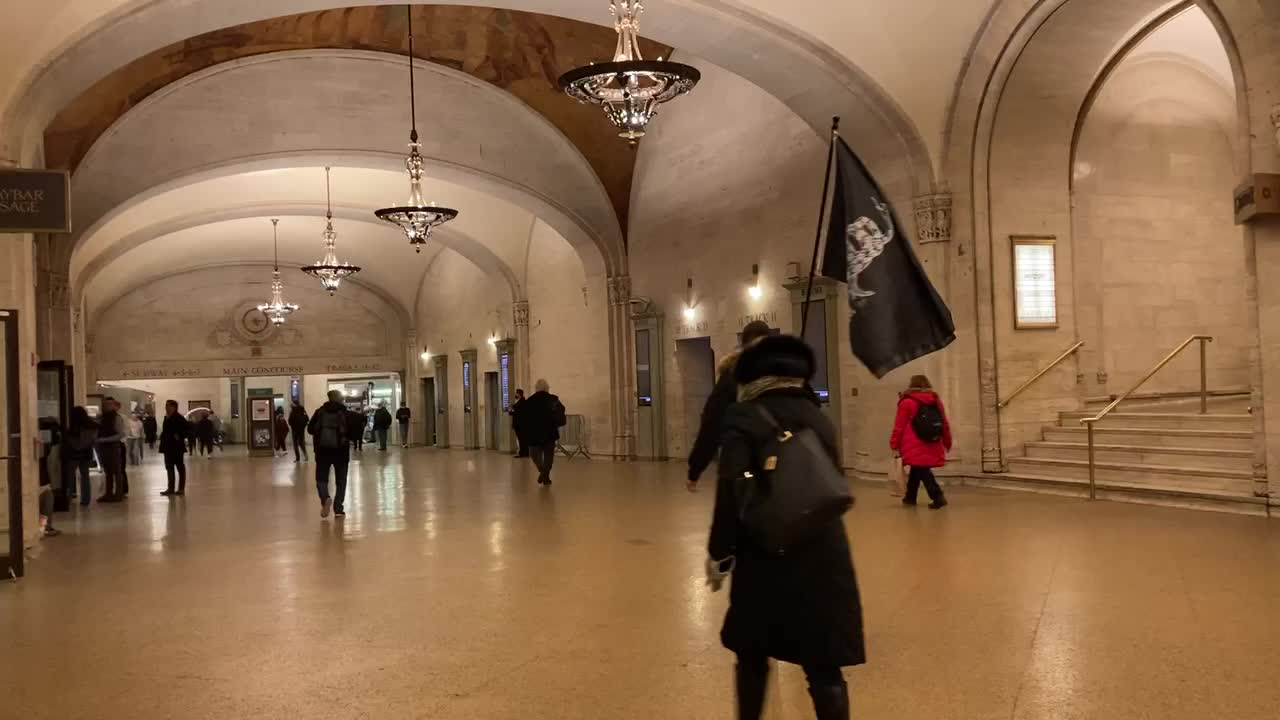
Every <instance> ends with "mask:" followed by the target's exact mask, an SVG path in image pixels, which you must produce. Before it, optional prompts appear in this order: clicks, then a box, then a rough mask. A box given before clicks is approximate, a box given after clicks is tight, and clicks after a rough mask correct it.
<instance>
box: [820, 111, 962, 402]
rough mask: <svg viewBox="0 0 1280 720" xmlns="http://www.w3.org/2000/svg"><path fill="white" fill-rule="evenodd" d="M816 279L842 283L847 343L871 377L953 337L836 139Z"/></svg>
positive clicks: (903, 241) (891, 219)
mask: <svg viewBox="0 0 1280 720" xmlns="http://www.w3.org/2000/svg"><path fill="white" fill-rule="evenodd" d="M834 152H835V156H836V157H835V160H836V162H835V166H836V174H835V193H834V195H833V196H832V198H831V216H830V218H829V222H828V225H827V244H826V251H825V252H824V253H823V256H822V274H823V275H825V276H827V277H830V278H833V279H835V280H839V281H841V282H845V283H848V292H849V307H850V311H851V317H850V318H849V343H850V345H851V346H852V348H853V354H854V356H856V357H857V358H858V359H859V360H861V361H862V364H864V365H866V366H867V369H868V370H870V371H871V372H872V374H874V375H875V376H876V377H877V378H882V377H884V376H885V375H886V374H888V373H889V371H891V370H893V369H895V368H898V367H901V366H903V365H905V364H907V363H909V362H911V361H912V360H915V359H916V358H919V357H923V356H925V355H928V354H929V353H932V352H937V351H938V350H941V349H942V348H944V347H946V346H947V345H950V344H951V342H952V341H953V340H955V339H956V326H955V323H954V322H953V321H952V319H951V311H950V310H948V309H947V306H946V305H945V304H944V303H943V302H942V298H941V297H939V296H938V291H937V290H935V289H934V288H933V285H932V284H931V283H930V282H929V278H928V277H927V276H926V275H925V273H924V269H923V268H922V267H920V261H919V260H918V259H917V258H916V254H915V252H914V251H913V250H912V249H911V240H910V239H909V238H908V237H907V235H906V228H905V227H904V226H903V225H902V224H901V223H899V222H898V216H897V215H896V214H895V213H894V211H893V207H892V206H891V205H890V204H889V200H888V198H887V197H886V195H885V194H884V192H882V191H881V190H880V186H879V185H877V184H876V181H875V180H874V179H873V178H872V177H871V173H869V172H867V168H866V167H864V166H863V164H862V161H861V160H859V159H858V156H857V155H854V154H853V151H852V150H850V149H849V146H848V145H846V144H845V142H844V139H843V138H841V137H839V136H837V137H836V138H835V148H834Z"/></svg>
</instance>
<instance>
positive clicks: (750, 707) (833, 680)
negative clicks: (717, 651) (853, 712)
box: [735, 655, 849, 720]
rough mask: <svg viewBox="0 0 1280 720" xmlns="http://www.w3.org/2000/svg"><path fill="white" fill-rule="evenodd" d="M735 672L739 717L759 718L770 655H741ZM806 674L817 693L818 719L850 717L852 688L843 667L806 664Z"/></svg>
mask: <svg viewBox="0 0 1280 720" xmlns="http://www.w3.org/2000/svg"><path fill="white" fill-rule="evenodd" d="M735 672H736V678H735V679H736V681H737V683H736V684H737V689H738V720H759V718H760V716H761V715H762V714H763V713H764V696H765V689H766V688H767V687H768V683H769V658H765V657H747V656H743V655H739V656H738V665H737V668H736V669H735ZM804 674H805V677H806V678H808V680H809V694H810V695H812V696H813V704H814V711H815V712H816V713H817V715H816V717H817V719H818V720H849V701H848V688H847V686H846V685H845V682H844V675H843V674H841V672H840V668H839V667H836V666H834V665H832V666H826V665H822V666H819V665H805V666H804ZM841 697H843V698H844V702H843V703H841V702H840V698H841Z"/></svg>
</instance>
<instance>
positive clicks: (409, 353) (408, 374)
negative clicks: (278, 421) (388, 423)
mask: <svg viewBox="0 0 1280 720" xmlns="http://www.w3.org/2000/svg"><path fill="white" fill-rule="evenodd" d="M421 352H422V348H420V347H418V333H416V332H414V331H412V330H410V331H409V334H408V335H407V336H406V337H405V341H404V402H405V404H407V405H408V406H409V411H410V412H412V413H413V414H412V416H410V418H409V444H410V445H417V444H418V443H419V442H420V441H421V440H420V439H421V438H423V437H424V435H423V432H424V431H425V430H424V428H426V418H424V417H419V416H420V415H421V414H422V407H423V404H422V358H421V356H420V355H419V353H421ZM392 412H394V411H392ZM396 429H397V431H398V430H399V426H398V425H397V426H396ZM398 439H399V438H397V440H398Z"/></svg>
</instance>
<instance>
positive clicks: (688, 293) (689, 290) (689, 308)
mask: <svg viewBox="0 0 1280 720" xmlns="http://www.w3.org/2000/svg"><path fill="white" fill-rule="evenodd" d="M697 316H698V312H697V311H696V310H694V309H693V278H689V281H688V283H687V284H686V285H685V291H684V319H685V320H689V321H692V320H693V319H694V318H696V317H697Z"/></svg>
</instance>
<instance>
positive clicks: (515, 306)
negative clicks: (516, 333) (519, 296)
mask: <svg viewBox="0 0 1280 720" xmlns="http://www.w3.org/2000/svg"><path fill="white" fill-rule="evenodd" d="M511 315H512V317H513V318H514V319H515V324H516V327H529V301H528V300H519V301H516V302H513V303H511Z"/></svg>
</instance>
